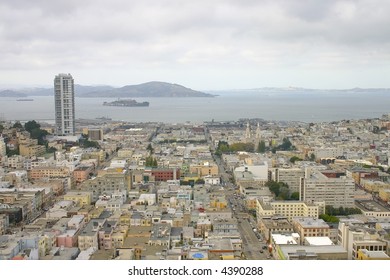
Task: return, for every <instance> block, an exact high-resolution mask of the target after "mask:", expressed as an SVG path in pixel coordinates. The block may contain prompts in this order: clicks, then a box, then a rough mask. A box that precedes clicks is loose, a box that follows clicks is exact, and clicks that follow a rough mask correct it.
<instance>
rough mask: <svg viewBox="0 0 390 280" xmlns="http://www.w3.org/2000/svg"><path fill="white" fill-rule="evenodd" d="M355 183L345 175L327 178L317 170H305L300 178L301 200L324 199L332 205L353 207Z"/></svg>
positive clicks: (327, 203)
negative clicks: (304, 173)
mask: <svg viewBox="0 0 390 280" xmlns="http://www.w3.org/2000/svg"><path fill="white" fill-rule="evenodd" d="M354 191H355V183H354V181H353V180H352V179H349V178H346V177H340V178H328V177H327V176H325V175H323V174H322V173H321V172H320V171H318V170H310V169H307V170H306V175H305V178H303V179H302V180H301V186H300V191H299V195H300V200H301V201H324V202H325V204H326V205H330V206H333V207H340V206H342V207H350V208H353V207H355V202H354Z"/></svg>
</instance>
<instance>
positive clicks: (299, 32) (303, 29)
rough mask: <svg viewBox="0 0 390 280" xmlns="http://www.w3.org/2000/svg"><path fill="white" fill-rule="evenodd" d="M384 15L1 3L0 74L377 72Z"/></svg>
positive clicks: (295, 5)
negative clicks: (73, 71) (365, 68)
mask: <svg viewBox="0 0 390 280" xmlns="http://www.w3.org/2000/svg"><path fill="white" fill-rule="evenodd" d="M389 10H390V2H389V1H386V0H356V1H352V0H348V1H339V0H329V1H316V0H296V1H293V0H260V1H255V0H244V1H233V0H230V1H218V0H216V1H179V0H177V1H174V0H162V1H151V0H146V1H125V0H113V1H109V2H108V1H103V0H95V1H92V0H84V1H76V0H70V1H44V0H39V1H28V0H13V1H10V0H6V1H2V3H0V52H1V53H2V56H0V74H5V73H6V72H7V71H23V73H26V74H27V73H28V72H29V71H35V72H36V71H38V72H39V71H42V73H45V75H46V73H47V72H49V71H57V69H62V68H67V69H76V71H83V73H85V75H83V76H84V77H86V79H87V81H86V82H87V83H88V81H90V82H94V76H99V75H94V73H97V72H96V71H98V70H99V69H101V71H102V69H111V70H112V71H113V73H115V75H116V76H117V77H119V76H122V75H118V73H120V71H121V70H122V71H128V69H131V67H133V69H140V70H142V71H145V69H146V70H148V73H150V74H151V76H152V75H161V73H165V74H164V75H163V76H170V77H175V73H176V74H177V75H176V76H177V77H180V76H181V77H183V73H188V75H191V73H192V74H197V75H198V74H199V72H198V70H197V69H201V68H208V69H210V70H209V71H207V72H208V73H215V75H218V72H221V73H222V72H223V73H224V75H228V70H227V69H229V67H231V68H233V67H235V68H236V69H235V70H234V71H233V70H231V75H232V77H231V78H230V79H232V78H233V75H237V69H241V71H244V72H245V73H246V74H247V76H255V75H252V74H251V73H249V71H259V72H262V71H264V70H272V71H273V72H275V73H276V72H277V70H278V69H279V70H280V69H284V70H283V71H281V72H285V71H286V69H287V70H288V69H293V68H295V69H296V70H297V71H299V69H303V70H306V69H307V68H310V69H312V70H313V69H321V70H323V69H332V68H335V67H342V68H345V69H350V71H354V68H356V67H363V66H369V67H372V68H375V67H379V66H378V65H380V66H381V67H383V64H384V62H389V59H390V58H389V50H390V48H389V45H390V29H389V28H387V27H388V26H390V17H388V15H387V12H388V11H389ZM213 69H214V70H213ZM222 69H223V71H219V70H222ZM88 71H89V72H90V73H91V74H90V77H89V78H88V74H86V73H88ZM164 71H165V72H164ZM166 71H172V73H169V74H168V73H166ZM204 72H206V71H204ZM35 75H36V76H37V75H38V74H37V73H35ZM2 76H3V77H11V76H10V75H9V74H7V75H2ZM144 76H147V74H144ZM11 78H12V77H11ZM41 79H42V78H41ZM199 79H200V78H199ZM112 80H114V79H113V78H112ZM216 80H217V79H216ZM1 82H3V83H6V82H7V81H3V80H2V79H0V83H1ZM108 82H109V81H108ZM116 82H117V83H118V82H119V83H120V81H119V80H116ZM252 82H253V81H252ZM122 83H126V81H124V80H123V81H122ZM193 87H194V85H193ZM195 87H196V85H195Z"/></svg>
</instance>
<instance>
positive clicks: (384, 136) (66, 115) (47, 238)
mask: <svg viewBox="0 0 390 280" xmlns="http://www.w3.org/2000/svg"><path fill="white" fill-rule="evenodd" d="M53 90H54V92H53V98H54V107H55V108H54V112H55V113H54V116H53V119H54V123H48V122H45V121H36V120H34V119H31V120H26V121H23V122H21V121H9V120H5V119H2V120H1V121H0V135H1V136H0V260H390V248H389V242H390V204H389V201H390V200H389V199H390V150H389V147H390V114H383V115H380V116H377V117H376V118H365V119H343V120H338V121H332V122H302V121H275V120H264V119H260V118H242V119H237V120H231V121H218V120H209V121H204V122H203V123H192V122H182V123H180V122H178V123H166V122H129V121H119V120H114V119H111V118H109V117H99V118H94V119H81V118H77V111H76V109H75V108H76V104H75V102H76V99H75V84H74V79H73V76H72V75H71V74H58V75H56V76H55V77H54V88H53ZM20 101H21V102H28V101H31V100H30V99H29V98H23V99H20ZM134 102H135V101H129V102H124V101H122V102H120V103H119V104H120V105H116V104H117V103H118V102H117V103H113V104H114V105H112V104H110V105H109V106H133V105H134V106H137V107H139V106H140V107H147V106H149V103H143V104H141V105H139V104H138V103H134ZM123 104H125V105H123ZM129 104H130V105H129ZM130 109H131V108H130ZM140 109H142V108H140Z"/></svg>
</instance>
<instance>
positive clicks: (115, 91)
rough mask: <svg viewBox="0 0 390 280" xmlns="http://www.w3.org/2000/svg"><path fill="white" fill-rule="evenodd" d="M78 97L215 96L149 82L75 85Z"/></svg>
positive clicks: (30, 92) (43, 91) (32, 92)
mask: <svg viewBox="0 0 390 280" xmlns="http://www.w3.org/2000/svg"><path fill="white" fill-rule="evenodd" d="M75 94H76V96H78V97H115V98H117V97H121V98H124V97H130V98H131V97H213V96H215V95H213V94H208V93H204V92H200V91H195V90H192V89H189V88H186V87H183V86H181V85H177V84H170V83H164V82H149V83H144V84H140V85H129V86H124V87H121V88H114V87H111V86H82V85H75ZM52 95H54V89H53V88H26V89H19V90H4V91H0V97H1V96H3V97H26V96H52Z"/></svg>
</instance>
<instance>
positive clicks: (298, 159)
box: [290, 156, 302, 163]
mask: <svg viewBox="0 0 390 280" xmlns="http://www.w3.org/2000/svg"><path fill="white" fill-rule="evenodd" d="M301 160H302V159H301V158H299V157H297V156H293V157H291V158H290V162H291V163H295V162H296V161H301Z"/></svg>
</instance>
